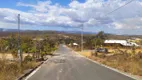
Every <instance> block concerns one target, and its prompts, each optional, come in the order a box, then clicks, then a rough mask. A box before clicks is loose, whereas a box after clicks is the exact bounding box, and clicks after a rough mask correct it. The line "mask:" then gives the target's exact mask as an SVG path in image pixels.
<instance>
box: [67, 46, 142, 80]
mask: <svg viewBox="0 0 142 80" xmlns="http://www.w3.org/2000/svg"><path fill="white" fill-rule="evenodd" d="M66 48H68V49H70V50H71V51H73V52H74V53H76V54H77V55H80V56H81V57H83V58H85V59H87V60H89V61H91V62H94V63H96V64H98V65H100V66H103V67H105V68H108V69H111V70H113V71H115V72H117V73H120V74H122V75H125V76H127V77H130V78H132V79H134V80H142V79H140V78H138V77H136V76H135V75H132V74H131V73H126V72H123V71H120V70H118V69H115V68H113V67H109V66H107V65H105V64H101V63H99V62H97V61H94V60H92V59H89V58H87V57H85V56H83V55H81V54H79V53H78V52H76V51H74V50H73V49H71V48H69V47H67V46H66Z"/></svg>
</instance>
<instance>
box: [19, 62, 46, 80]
mask: <svg viewBox="0 0 142 80" xmlns="http://www.w3.org/2000/svg"><path fill="white" fill-rule="evenodd" d="M43 63H44V62H41V63H40V64H39V65H37V66H36V67H35V68H33V69H31V70H29V71H28V72H26V73H24V74H23V75H21V76H20V77H19V78H18V79H17V80H23V79H24V78H25V77H27V76H28V75H29V74H31V73H32V72H33V71H34V70H36V69H37V68H38V67H40V66H41V65H42V64H43Z"/></svg>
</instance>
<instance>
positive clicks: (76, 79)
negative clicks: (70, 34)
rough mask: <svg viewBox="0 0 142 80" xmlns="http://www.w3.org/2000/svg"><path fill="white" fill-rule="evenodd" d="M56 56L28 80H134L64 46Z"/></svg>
mask: <svg viewBox="0 0 142 80" xmlns="http://www.w3.org/2000/svg"><path fill="white" fill-rule="evenodd" d="M56 54H58V56H55V57H53V58H51V59H50V60H48V61H47V62H46V63H44V64H43V65H42V66H41V68H40V69H39V70H38V71H37V72H36V73H34V74H33V75H32V76H31V77H30V78H28V80H134V79H132V78H129V77H127V76H124V75H122V74H120V73H117V72H114V71H112V70H110V69H108V68H105V67H103V66H100V65H98V64H96V63H93V62H91V61H89V60H87V59H86V58H84V57H81V56H80V55H77V54H75V53H74V52H73V51H71V50H70V49H68V48H66V47H65V46H63V45H60V47H59V49H58V50H57V51H56Z"/></svg>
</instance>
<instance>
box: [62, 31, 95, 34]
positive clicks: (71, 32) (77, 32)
mask: <svg viewBox="0 0 142 80" xmlns="http://www.w3.org/2000/svg"><path fill="white" fill-rule="evenodd" d="M60 32H64V33H70V34H81V31H60ZM83 34H96V32H85V31H84V32H83Z"/></svg>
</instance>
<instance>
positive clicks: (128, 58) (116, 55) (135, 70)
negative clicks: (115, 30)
mask: <svg viewBox="0 0 142 80" xmlns="http://www.w3.org/2000/svg"><path fill="white" fill-rule="evenodd" d="M138 50H140V49H138ZM138 50H137V51H136V50H135V51H133V50H129V49H128V50H127V51H126V49H119V50H112V49H111V50H109V51H112V52H110V53H108V54H104V53H97V55H95V53H92V51H83V52H79V53H80V54H81V55H83V56H86V57H88V58H90V59H93V60H95V61H98V62H100V63H103V64H105V65H108V66H111V67H113V68H117V69H119V70H122V71H124V72H128V73H132V74H134V75H139V76H142V53H141V52H140V51H138ZM134 52H135V53H134ZM112 53H113V54H112Z"/></svg>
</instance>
